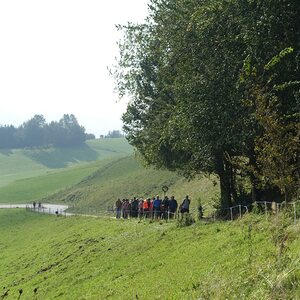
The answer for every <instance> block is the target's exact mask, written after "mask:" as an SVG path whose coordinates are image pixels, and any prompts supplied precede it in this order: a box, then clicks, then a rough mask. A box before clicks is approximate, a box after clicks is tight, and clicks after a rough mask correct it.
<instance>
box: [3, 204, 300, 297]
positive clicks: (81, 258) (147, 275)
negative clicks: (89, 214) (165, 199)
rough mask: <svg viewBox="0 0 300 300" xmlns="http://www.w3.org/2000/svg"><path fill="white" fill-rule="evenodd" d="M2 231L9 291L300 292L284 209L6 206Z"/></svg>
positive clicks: (299, 266) (294, 230) (295, 235)
mask: <svg viewBox="0 0 300 300" xmlns="http://www.w3.org/2000/svg"><path fill="white" fill-rule="evenodd" d="M0 232H1V234H0V253H1V260H0V282H1V285H2V287H5V288H3V293H5V291H6V290H7V289H9V292H8V296H7V297H5V299H18V295H19V290H20V289H22V291H23V293H22V296H21V299H72V300H73V299H300V288H299V282H300V263H299V253H300V239H299V235H300V226H299V224H298V225H293V224H292V222H291V221H290V220H289V219H288V218H282V217H271V216H270V217H269V220H266V218H265V216H255V215H252V216H250V215H249V216H245V217H244V218H243V219H242V220H239V221H235V222H226V223H212V224H206V225H205V224H203V223H196V224H194V225H192V226H189V227H177V223H176V221H174V222H173V223H172V222H171V223H167V224H166V223H160V222H153V223H149V221H141V222H138V221H135V220H116V219H105V218H99V219H96V218H84V217H69V218H63V217H55V216H47V215H38V214H35V213H31V212H26V211H23V210H0ZM35 288H37V292H36V294H34V289H35ZM34 296H36V298H34Z"/></svg>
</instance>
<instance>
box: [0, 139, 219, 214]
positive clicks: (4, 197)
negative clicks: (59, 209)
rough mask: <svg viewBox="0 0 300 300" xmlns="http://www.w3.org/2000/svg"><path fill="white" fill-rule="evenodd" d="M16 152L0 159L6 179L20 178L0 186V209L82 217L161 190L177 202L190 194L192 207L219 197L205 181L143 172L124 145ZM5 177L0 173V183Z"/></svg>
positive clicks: (107, 141)
mask: <svg viewBox="0 0 300 300" xmlns="http://www.w3.org/2000/svg"><path fill="white" fill-rule="evenodd" d="M21 152H22V151H19V150H16V151H15V152H14V153H13V154H11V155H12V157H10V158H9V159H8V161H6V160H5V159H1V158H0V163H1V162H2V163H4V162H5V163H6V165H7V168H6V171H7V172H9V171H8V170H7V169H9V168H11V171H10V172H11V173H10V174H12V172H14V175H13V176H12V177H11V179H13V178H15V179H16V178H18V177H25V178H22V179H18V180H14V181H13V182H10V183H8V184H6V185H4V186H1V184H0V203H19V204H20V203H28V202H32V201H39V200H41V201H42V202H48V203H49V202H50V203H67V204H69V205H70V206H75V207H76V209H77V210H81V211H84V210H85V209H90V208H97V209H106V208H107V206H109V205H113V204H114V203H115V201H116V199H117V198H132V197H134V196H136V197H143V198H144V197H153V196H155V195H156V194H159V195H161V196H163V192H162V186H164V185H167V186H168V187H169V191H168V193H167V194H168V195H169V196H170V195H175V197H176V198H177V199H178V201H182V199H183V198H184V196H185V195H186V194H189V196H190V198H191V199H192V206H193V207H196V206H197V203H198V200H200V199H201V201H202V204H203V203H212V202H213V199H214V198H216V197H217V195H218V185H215V184H214V183H213V181H212V180H210V179H209V178H207V177H201V178H197V179H195V180H193V181H187V180H185V179H184V178H182V177H181V176H179V175H178V174H176V173H172V172H169V171H166V170H155V169H153V168H145V167H143V166H142V165H141V163H140V162H138V161H137V160H136V159H135V158H134V157H133V156H132V155H131V153H132V148H131V147H130V146H129V144H128V143H127V142H126V140H125V139H102V140H91V141H89V142H88V144H87V145H86V146H84V147H77V148H73V149H32V150H23V152H22V154H21ZM24 153H27V154H26V155H25V154H24ZM29 157H30V159H29ZM15 158H18V160H15V163H14V159H15ZM25 162H26V164H25ZM35 168H37V170H36V169H35ZM38 168H40V169H38ZM21 169H22V171H21ZM26 170H27V171H26ZM4 171H5V170H2V174H1V173H0V181H1V180H2V183H3V182H4V180H3V178H5V174H4ZM34 174H35V175H34ZM6 175H8V174H6Z"/></svg>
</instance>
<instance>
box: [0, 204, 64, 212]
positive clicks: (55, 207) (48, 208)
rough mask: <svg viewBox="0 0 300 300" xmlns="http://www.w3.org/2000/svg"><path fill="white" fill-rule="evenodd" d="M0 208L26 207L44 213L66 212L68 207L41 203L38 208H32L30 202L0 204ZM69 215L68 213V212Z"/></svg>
mask: <svg viewBox="0 0 300 300" xmlns="http://www.w3.org/2000/svg"><path fill="white" fill-rule="evenodd" d="M1 208H28V209H31V210H34V211H36V212H40V213H45V214H51V215H55V214H57V213H58V214H60V215H61V214H64V215H66V214H68V213H66V210H67V209H68V206H67V205H60V204H43V205H42V207H40V208H38V207H37V206H36V208H35V209H34V208H33V205H32V204H0V209H1ZM68 215H69V214H68Z"/></svg>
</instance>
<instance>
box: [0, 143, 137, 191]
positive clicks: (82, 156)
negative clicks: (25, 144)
mask: <svg viewBox="0 0 300 300" xmlns="http://www.w3.org/2000/svg"><path fill="white" fill-rule="evenodd" d="M130 153H132V147H131V146H130V145H129V144H128V142H127V141H126V139H124V138H115V139H98V140H90V141H87V142H86V144H85V145H83V146H77V147H64V148H48V149H41V148H33V149H12V150H10V149H6V150H0V187H1V186H4V185H7V184H9V183H12V182H14V181H16V180H18V179H23V178H28V177H35V176H40V175H43V174H46V173H47V172H49V171H51V170H58V169H63V168H66V167H72V166H75V165H80V164H86V163H90V162H94V161H97V160H102V159H106V158H110V157H117V156H124V155H128V154H130Z"/></svg>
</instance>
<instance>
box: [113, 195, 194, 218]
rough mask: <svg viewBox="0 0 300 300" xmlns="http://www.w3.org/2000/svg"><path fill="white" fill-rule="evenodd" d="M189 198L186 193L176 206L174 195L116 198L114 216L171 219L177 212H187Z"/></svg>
mask: <svg viewBox="0 0 300 300" xmlns="http://www.w3.org/2000/svg"><path fill="white" fill-rule="evenodd" d="M190 203H191V200H190V199H189V196H188V195H187V196H186V197H185V198H184V199H183V201H182V203H181V204H180V205H179V207H178V203H177V200H176V199H175V198H174V196H171V197H170V198H169V197H168V196H165V197H164V198H163V199H160V197H159V196H158V195H157V196H156V197H153V198H152V199H151V198H146V199H143V198H137V197H134V198H133V199H131V200H129V199H123V200H121V199H118V200H117V201H116V203H115V211H116V218H117V219H120V218H121V217H122V218H123V219H128V218H149V219H172V218H176V215H177V213H179V212H180V213H182V214H184V213H188V212H189V209H190ZM178 208H179V209H178Z"/></svg>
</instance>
